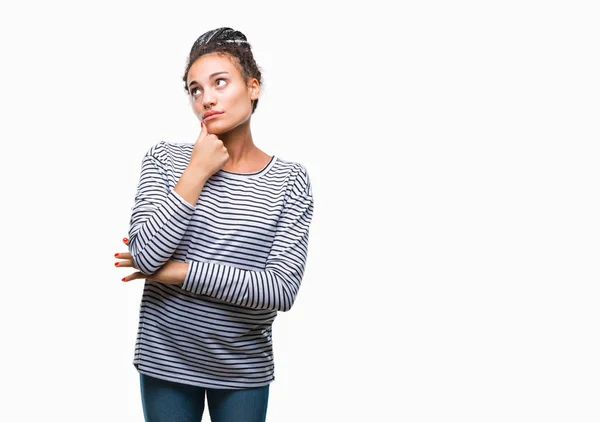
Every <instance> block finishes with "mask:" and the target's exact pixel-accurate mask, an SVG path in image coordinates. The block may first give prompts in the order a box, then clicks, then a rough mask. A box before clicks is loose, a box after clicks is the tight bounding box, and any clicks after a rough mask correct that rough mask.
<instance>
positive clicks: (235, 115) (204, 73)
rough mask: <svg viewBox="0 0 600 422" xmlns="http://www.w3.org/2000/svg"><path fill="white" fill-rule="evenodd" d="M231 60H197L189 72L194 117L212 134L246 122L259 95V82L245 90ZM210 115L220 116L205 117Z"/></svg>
mask: <svg viewBox="0 0 600 422" xmlns="http://www.w3.org/2000/svg"><path fill="white" fill-rule="evenodd" d="M232 60H234V59H231V58H230V56H228V55H225V56H223V55H220V54H217V53H210V54H207V55H204V56H201V57H200V58H198V59H197V60H196V61H195V62H194V63H193V64H192V66H191V67H190V69H189V71H188V76H187V82H188V91H189V94H190V100H191V103H192V107H193V109H194V113H195V114H196V116H198V118H199V119H200V120H202V121H204V124H205V125H206V127H207V128H208V130H209V132H210V133H214V134H219V133H225V132H228V131H230V130H231V129H233V128H235V127H237V126H239V125H240V124H242V123H244V122H245V121H247V120H248V119H249V118H250V116H251V114H252V100H254V99H257V98H258V95H259V91H260V87H259V84H258V81H257V80H256V79H255V78H253V79H252V80H251V81H252V82H251V83H250V86H246V84H245V82H244V79H243V77H242V74H241V73H240V71H239V70H238V68H237V67H236V66H235V65H234V64H233V63H232ZM207 111H217V112H219V114H216V115H215V116H213V117H208V116H204V113H206V112H207Z"/></svg>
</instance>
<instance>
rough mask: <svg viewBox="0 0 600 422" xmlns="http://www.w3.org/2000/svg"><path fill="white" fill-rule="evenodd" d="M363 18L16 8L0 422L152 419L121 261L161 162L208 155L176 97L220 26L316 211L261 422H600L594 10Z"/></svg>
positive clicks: (363, 13) (439, 6)
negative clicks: (260, 83) (306, 178)
mask: <svg viewBox="0 0 600 422" xmlns="http://www.w3.org/2000/svg"><path fill="white" fill-rule="evenodd" d="M350 3H351V4H347V3H346V2H341V1H338V2H335V1H331V2H327V1H320V2H312V1H304V2H296V3H287V2H281V3H271V2H264V3H262V2H235V1H223V2H199V1H195V2H170V3H168V4H167V3H164V2H163V3H158V2H141V1H140V2H133V1H129V2H128V1H122V2H115V1H104V2H96V3H91V2H66V1H58V2H41V1H32V2H24V3H18V5H16V3H13V4H12V5H8V4H3V5H2V6H1V7H0V46H1V54H2V55H1V61H2V66H1V68H0V69H1V70H0V71H1V72H2V73H1V78H0V101H1V103H0V104H1V112H2V119H1V123H0V137H1V138H0V139H1V141H2V144H1V159H0V172H1V173H0V180H1V183H2V185H1V188H2V193H3V195H2V207H1V212H2V218H1V221H2V232H1V233H2V240H3V241H2V272H1V274H2V277H1V280H0V281H1V283H2V289H1V300H2V306H0V312H1V315H0V316H1V318H0V320H1V324H2V326H1V328H2V331H1V332H2V345H3V346H2V350H1V352H0V353H1V359H0V362H1V363H0V365H1V367H0V369H1V373H0V380H1V381H0V382H1V384H2V391H3V393H2V405H1V406H0V420H3V421H11V422H12V421H42V420H53V421H54V420H56V421H61V422H67V421H89V422H91V421H127V422H129V421H132V422H133V421H143V416H142V407H141V400H140V392H139V379H138V374H137V372H136V370H135V368H134V366H133V364H132V360H133V352H134V343H135V335H136V330H137V323H138V311H139V303H140V299H141V293H142V286H143V282H141V281H140V282H132V283H128V284H125V283H122V282H121V281H120V280H121V278H122V277H124V276H125V275H126V274H128V273H129V270H128V269H116V268H115V267H114V265H113V262H114V258H113V254H114V253H115V252H119V251H125V250H126V249H125V247H124V245H123V244H122V243H121V239H122V237H124V236H126V235H127V232H128V228H129V217H130V212H131V207H132V206H133V199H134V194H135V191H136V185H137V181H138V178H139V171H140V165H141V159H142V157H143V155H144V154H145V152H146V151H147V150H148V148H149V147H150V146H152V145H153V144H155V143H157V142H158V141H161V140H165V141H169V142H189V143H193V142H195V140H196V138H197V136H198V133H199V127H198V121H197V119H196V117H195V116H194V115H193V113H192V110H191V108H190V105H189V101H188V98H187V97H186V95H185V92H184V90H183V81H182V79H181V78H182V75H183V72H184V68H185V60H186V57H187V54H188V53H189V49H190V48H191V46H192V44H193V42H194V41H195V40H196V38H197V37H198V36H199V35H200V34H202V33H203V32H205V31H207V30H210V29H214V28H217V27H220V26H229V27H232V28H235V29H238V30H240V31H242V32H243V33H245V34H246V35H247V37H248V39H249V41H250V43H251V45H252V46H253V51H254V54H255V58H256V60H257V62H258V64H259V66H260V67H261V69H262V70H263V73H264V80H265V85H264V87H263V90H262V96H261V100H260V103H259V107H258V109H257V112H256V113H255V115H254V116H253V117H252V132H253V136H254V141H255V143H256V144H257V145H258V146H259V147H260V148H261V149H263V150H264V151H266V152H267V153H269V154H274V155H277V156H279V157H281V158H285V159H288V160H292V161H297V162H300V163H302V164H303V165H305V166H306V168H307V169H308V172H309V175H310V177H311V181H312V185H313V193H314V198H315V208H314V217H313V223H312V225H311V235H310V241H309V256H308V261H307V267H306V272H305V277H304V281H303V285H302V287H301V289H300V292H299V295H298V298H297V301H296V303H295V304H294V307H293V308H292V310H291V311H289V312H287V313H280V314H279V316H278V317H277V319H276V321H275V323H274V326H273V341H274V353H275V371H276V375H275V376H276V380H275V381H274V383H272V384H271V390H270V397H269V411H268V419H267V420H268V421H269V422H293V421H324V422H330V421H409V422H425V421H435V422H442V421H460V422H467V421H474V422H481V421H486V422H492V421H494V422H495V421H498V422H506V421H511V422H517V421H524V422H525V421H526V422H531V421H544V422H548V421H569V422H570V421H578V422H587V421H598V420H599V419H600V406H599V402H598V395H599V394H600V381H599V380H600V363H599V362H600V361H599V359H598V356H599V355H600V339H599V336H598V332H599V329H600V326H599V321H600V309H599V306H598V302H599V293H600V287H599V285H598V281H599V280H598V275H599V274H598V263H599V261H598V254H599V252H600V248H599V240H598V238H599V235H600V227H599V223H598V217H599V215H600V200H599V197H598V192H599V180H600V170H599V162H600V154H599V148H598V142H599V134H600V130H599V125H598V117H599V112H600V100H599V98H600V83H599V81H600V78H598V75H600V63H599V56H598V48H599V45H598V44H599V40H600V30H599V26H598V21H599V18H600V16H599V13H598V9H597V7H596V3H595V2H592V1H589V2H584V1H568V2H567V1H529V0H519V1H502V2H500V1H496V2H481V1H462V0H461V1H455V2H444V1H427V0H425V1H419V2H416V1H415V2H400V3H396V4H394V5H393V6H392V2H389V3H388V2H383V1H369V2H354V3H353V2H350ZM203 420H204V421H208V420H210V419H209V416H208V410H205V416H204V419H203Z"/></svg>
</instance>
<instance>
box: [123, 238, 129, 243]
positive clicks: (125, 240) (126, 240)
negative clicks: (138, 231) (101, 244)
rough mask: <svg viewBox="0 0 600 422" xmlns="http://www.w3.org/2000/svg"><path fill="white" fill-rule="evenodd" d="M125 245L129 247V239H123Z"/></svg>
mask: <svg viewBox="0 0 600 422" xmlns="http://www.w3.org/2000/svg"><path fill="white" fill-rule="evenodd" d="M123 243H125V244H126V245H129V239H127V238H126V237H124V238H123Z"/></svg>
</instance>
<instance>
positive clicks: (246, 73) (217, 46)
mask: <svg viewBox="0 0 600 422" xmlns="http://www.w3.org/2000/svg"><path fill="white" fill-rule="evenodd" d="M251 48H252V46H251V45H250V43H249V42H248V39H247V38H246V36H245V35H244V34H243V33H241V32H240V31H236V30H234V29H232V28H228V27H222V28H217V29H212V30H210V31H207V32H205V33H204V34H202V35H200V36H199V37H198V39H197V40H196V41H195V42H194V45H192V48H191V50H190V55H189V57H188V60H187V64H186V67H185V73H184V75H183V83H184V89H185V92H186V93H187V94H189V87H188V85H187V77H188V73H189V71H190V67H191V66H192V65H193V64H194V62H195V61H196V60H197V59H198V58H200V57H201V56H203V55H205V54H209V53H218V54H220V55H229V56H230V57H231V58H232V59H233V60H232V61H233V63H234V65H235V66H236V67H237V68H238V69H239V70H240V72H241V74H242V77H243V78H244V82H246V83H248V79H249V78H256V79H257V80H258V83H259V85H262V84H263V81H262V74H261V70H260V68H259V67H258V65H257V64H256V62H255V61H254V55H253V54H252V50H251ZM257 106H258V98H257V99H255V100H254V101H253V103H252V114H254V110H256V107H257Z"/></svg>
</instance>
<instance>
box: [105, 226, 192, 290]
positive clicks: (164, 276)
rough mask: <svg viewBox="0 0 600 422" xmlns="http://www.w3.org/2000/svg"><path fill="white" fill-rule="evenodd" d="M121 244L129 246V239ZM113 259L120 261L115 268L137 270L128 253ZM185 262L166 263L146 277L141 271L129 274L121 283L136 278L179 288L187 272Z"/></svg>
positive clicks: (125, 239)
mask: <svg viewBox="0 0 600 422" xmlns="http://www.w3.org/2000/svg"><path fill="white" fill-rule="evenodd" d="M123 243H125V244H126V245H128V244H129V239H127V238H123ZM115 258H117V259H120V260H121V261H118V262H115V266H116V267H118V268H120V267H132V268H135V269H138V268H137V267H136V266H135V264H134V263H133V259H132V257H131V254H130V253H129V252H118V253H116V254H115ZM188 265H189V264H188V263H187V262H178V261H171V260H169V261H167V262H166V263H165V264H164V265H163V266H162V267H160V268H159V269H158V271H156V272H154V273H152V274H150V275H148V274H144V273H143V272H141V271H136V272H134V273H131V274H129V275H128V276H127V277H124V278H123V280H122V281H131V280H135V279H138V278H141V279H148V280H151V281H157V282H159V283H164V284H174V285H177V286H181V285H182V284H183V281H184V280H185V276H186V274H187V270H188Z"/></svg>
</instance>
